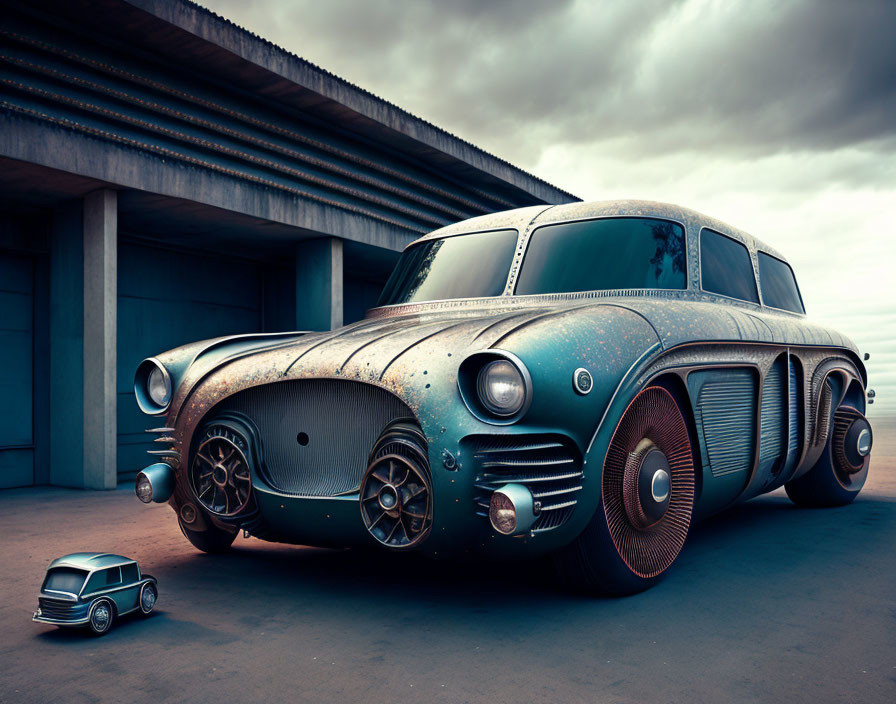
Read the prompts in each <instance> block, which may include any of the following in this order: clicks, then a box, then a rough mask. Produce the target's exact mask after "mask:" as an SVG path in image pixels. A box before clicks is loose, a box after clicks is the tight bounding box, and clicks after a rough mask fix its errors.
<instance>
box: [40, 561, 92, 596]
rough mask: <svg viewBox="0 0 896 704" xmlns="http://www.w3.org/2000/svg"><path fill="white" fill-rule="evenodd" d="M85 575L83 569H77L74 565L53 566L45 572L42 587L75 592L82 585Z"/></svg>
mask: <svg viewBox="0 0 896 704" xmlns="http://www.w3.org/2000/svg"><path fill="white" fill-rule="evenodd" d="M86 577H87V572H86V571H85V570H78V569H75V568H74V567H55V568H53V569H52V570H50V571H49V572H47V578H46V579H45V580H44V586H43V588H44V589H52V590H53V591H56V592H69V593H70V594H77V593H78V592H80V591H81V587H82V586H84V579H85V578H86Z"/></svg>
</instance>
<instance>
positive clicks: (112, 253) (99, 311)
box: [84, 189, 118, 489]
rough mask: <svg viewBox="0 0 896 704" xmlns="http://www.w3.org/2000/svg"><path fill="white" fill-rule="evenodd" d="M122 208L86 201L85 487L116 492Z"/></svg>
mask: <svg viewBox="0 0 896 704" xmlns="http://www.w3.org/2000/svg"><path fill="white" fill-rule="evenodd" d="M117 321H118V202H117V197H116V193H115V191H110V190H105V189H104V190H100V191H94V192H93V193H89V194H88V195H87V196H86V197H85V198H84V485H85V486H86V487H89V488H91V489H114V488H115V486H116V484H117V483H118V469H117V468H118V463H117V461H116V459H117V435H116V434H117V427H116V423H117V415H116V411H117V398H118V396H117V393H116V392H117V389H116V372H117V367H116V364H117V346H116V342H117V339H116V325H117Z"/></svg>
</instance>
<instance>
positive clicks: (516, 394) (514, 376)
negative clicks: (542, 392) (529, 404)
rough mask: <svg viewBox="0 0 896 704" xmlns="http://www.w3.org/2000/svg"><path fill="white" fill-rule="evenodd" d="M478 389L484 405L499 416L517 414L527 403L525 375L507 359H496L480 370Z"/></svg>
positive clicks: (477, 382)
mask: <svg viewBox="0 0 896 704" xmlns="http://www.w3.org/2000/svg"><path fill="white" fill-rule="evenodd" d="M476 391H477V393H478V395H479V400H480V401H481V402H482V405H483V406H485V408H486V409H488V410H489V411H490V412H492V413H494V414H495V415H497V416H512V415H515V414H517V413H519V411H520V409H522V407H523V405H524V404H525V403H526V382H525V380H524V379H523V375H522V373H521V372H520V370H519V369H517V367H516V365H515V364H513V362H511V361H509V360H507V359H496V360H494V361H492V362H489V363H488V364H486V365H485V366H484V367H482V369H480V370H479V377H478V379H477V381H476Z"/></svg>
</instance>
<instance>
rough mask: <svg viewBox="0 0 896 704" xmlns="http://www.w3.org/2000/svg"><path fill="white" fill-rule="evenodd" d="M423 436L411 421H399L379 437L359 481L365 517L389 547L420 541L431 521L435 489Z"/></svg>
mask: <svg viewBox="0 0 896 704" xmlns="http://www.w3.org/2000/svg"><path fill="white" fill-rule="evenodd" d="M424 442H425V440H424V438H423V434H422V432H420V429H419V428H418V427H416V426H415V425H413V424H410V423H403V422H402V423H395V424H393V425H391V426H390V427H389V428H387V429H386V430H385V431H384V432H383V435H382V436H381V437H380V439H379V441H378V442H377V444H376V446H375V447H374V451H373V453H371V459H370V462H369V464H368V466H367V472H366V473H365V474H364V479H363V480H362V482H361V519H362V520H363V521H364V525H365V527H366V528H367V530H368V531H369V532H370V534H371V535H372V536H373V537H374V538H375V539H376V540H377V541H378V542H380V543H382V544H383V545H386V546H388V547H390V548H410V547H413V546H415V545H418V544H419V543H421V542H422V541H423V540H424V539H425V538H426V536H427V535H428V533H429V528H430V524H431V522H432V515H431V514H432V490H431V487H430V482H429V469H428V464H427V460H426V449H425V446H424Z"/></svg>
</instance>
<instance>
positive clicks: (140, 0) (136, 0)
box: [127, 0, 581, 201]
mask: <svg viewBox="0 0 896 704" xmlns="http://www.w3.org/2000/svg"><path fill="white" fill-rule="evenodd" d="M127 1H128V2H129V3H130V4H133V5H136V6H138V7H141V8H142V9H144V10H146V11H148V12H151V13H153V14H155V13H154V12H153V8H154V5H155V3H154V2H153V0H127ZM175 2H176V3H179V4H182V5H185V6H189V7H192V8H194V9H195V10H198V11H200V12H202V13H204V14H206V15H207V16H209V17H211V18H213V19H214V20H215V21H217V22H221V23H223V24H226V25H228V26H230V27H232V28H234V29H236V30H238V31H239V32H241V33H242V34H244V35H245V36H247V37H251V38H252V39H253V40H254V41H257V42H260V43H262V44H264V45H266V46H268V47H271V48H273V49H275V50H276V51H278V52H281V53H282V54H284V55H285V56H287V57H289V59H290V60H292V61H295V62H297V63H298V64H300V65H301V66H302V67H303V68H307V69H311V70H312V71H314V72H316V73H318V74H320V75H321V76H322V77H325V78H327V79H329V80H331V81H333V82H335V83H338V84H339V85H341V86H344V87H346V88H349V89H351V90H352V91H355V92H357V93H359V94H360V95H362V96H366V97H368V98H371V99H373V100H375V101H377V102H378V103H380V104H381V105H383V106H385V107H387V108H388V109H389V110H390V111H394V112H395V113H398V114H399V115H401V116H403V117H405V118H408V119H410V120H413V121H414V122H417V123H419V124H420V125H423V126H425V127H427V128H429V129H432V130H434V131H435V132H437V133H439V134H441V135H443V136H445V137H448V138H450V139H451V140H453V141H455V142H458V143H459V144H462V145H464V146H465V147H467V148H470V149H473V150H475V151H476V152H478V153H479V154H480V155H482V156H484V157H486V158H487V159H490V160H492V161H494V162H496V163H497V164H500V165H501V166H504V167H506V168H508V169H511V170H513V171H516V172H517V173H519V174H520V175H521V176H524V177H525V178H528V179H531V180H532V181H535V182H537V183H539V184H542V185H543V186H546V187H548V188H550V189H553V190H555V191H557V192H558V193H560V194H563V195H565V196H567V197H568V198H569V200H570V201H578V200H581V199H580V198H579V197H578V196H575V195H573V194H571V193H569V192H568V191H564V190H563V189H560V188H558V187H557V186H554V185H553V184H551V183H548V182H547V181H545V180H544V179H541V178H539V177H537V176H535V175H534V174H532V173H530V172H528V171H525V170H524V169H521V168H519V167H518V166H515V165H514V164H511V163H510V162H509V161H507V160H505V159H502V158H500V157H498V156H495V155H494V154H492V153H490V152H487V151H486V150H484V149H482V148H480V147H477V146H476V145H475V144H473V143H472V142H469V141H467V140H465V139H463V138H461V137H458V136H457V135H455V134H453V133H451V132H449V131H447V130H445V129H443V128H441V127H439V126H437V125H435V124H433V123H432V122H429V121H428V120H425V119H423V118H421V117H418V116H417V115H414V114H412V113H410V112H408V111H407V110H405V109H404V108H401V107H400V106H398V105H396V104H394V103H392V102H389V101H388V100H385V99H384V98H381V97H379V96H378V95H376V94H374V93H372V92H370V91H368V90H366V89H364V88H361V87H360V86H358V85H356V84H354V83H351V82H350V81H347V80H345V79H344V78H341V77H340V76H337V75H336V74H334V73H332V72H330V71H327V70H326V69H324V68H322V67H320V66H318V65H317V64H314V63H312V62H310V61H308V60H307V59H304V58H302V57H300V56H298V55H297V54H295V53H293V52H291V51H289V50H288V49H284V48H283V47H281V46H279V45H277V44H275V43H274V42H271V41H270V40H268V39H265V38H264V37H262V36H259V35H257V34H255V33H254V32H252V31H250V30H248V29H246V28H245V27H242V26H240V25H238V24H236V23H235V22H233V21H232V20H229V19H227V18H226V17H223V16H222V15H219V14H218V13H216V12H214V11H213V10H210V9H208V8H207V7H204V6H202V5H200V4H199V3H197V2H194V1H193V0H175ZM168 4H170V3H168ZM306 87H307V86H306ZM307 88H309V89H311V88H310V87H307ZM367 117H368V118H371V119H376V117H375V116H372V115H367Z"/></svg>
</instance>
